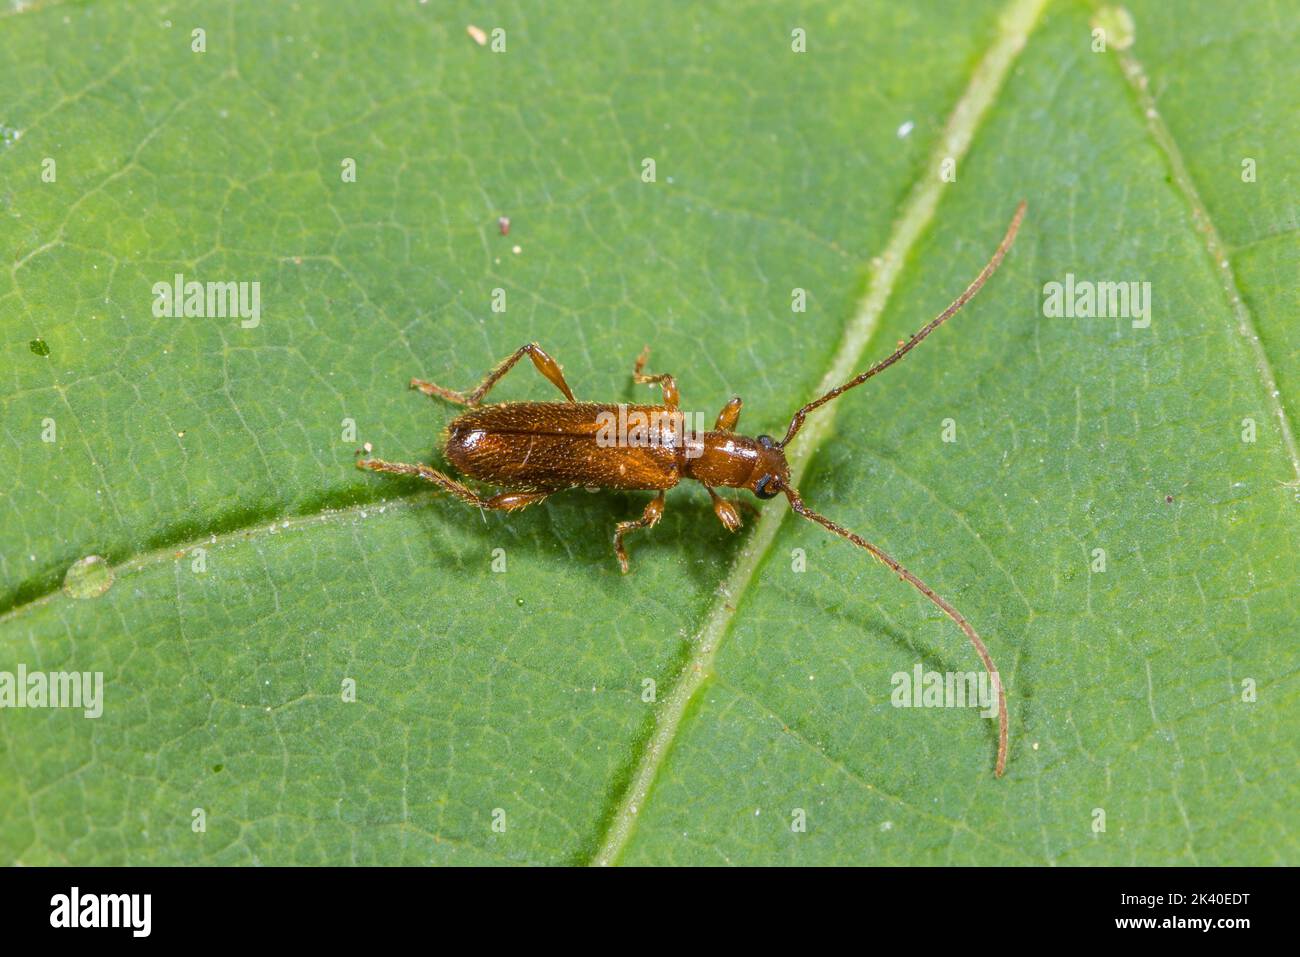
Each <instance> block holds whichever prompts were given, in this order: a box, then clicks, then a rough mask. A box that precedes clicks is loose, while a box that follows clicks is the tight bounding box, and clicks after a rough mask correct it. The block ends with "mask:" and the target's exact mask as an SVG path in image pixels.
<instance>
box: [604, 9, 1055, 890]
mask: <svg viewBox="0 0 1300 957" xmlns="http://www.w3.org/2000/svg"><path fill="white" fill-rule="evenodd" d="M1046 2H1047V0H1012V2H1011V3H1010V4H1009V5H1008V6H1007V7H1006V8H1005V9H1004V10H1003V12H1002V15H1001V16H1000V17H999V22H998V33H997V36H996V37H995V39H994V41H993V43H992V45H991V46H990V47H989V50H988V51H987V52H986V53H985V55H984V56H983V58H982V59H981V60H980V62H979V63H978V64H977V65H976V67H975V70H974V72H973V73H972V75H971V79H970V81H969V83H968V84H967V86H966V89H965V90H964V91H963V92H962V95H961V96H960V97H959V98H958V100H957V102H956V104H955V105H954V106H953V109H952V112H951V113H950V114H949V117H948V121H947V123H945V125H944V129H943V132H942V134H941V135H940V137H939V141H938V143H937V144H936V147H935V150H934V151H933V152H932V153H931V154H930V155H929V156H927V157H926V159H925V162H924V165H923V166H922V173H921V174H920V176H919V177H918V178H917V180H916V181H915V182H914V183H913V186H912V189H911V191H910V192H909V193H908V195H907V197H906V198H905V199H904V201H903V204H902V208H901V212H900V215H899V217H898V219H897V220H896V221H895V223H894V226H893V228H892V229H891V231H890V234H889V238H888V240H887V241H886V243H885V249H884V251H883V253H882V254H881V256H880V257H879V260H878V261H876V263H875V265H874V267H873V271H872V275H871V280H870V282H869V284H868V287H867V292H866V295H865V296H864V297H863V299H862V301H861V302H860V303H859V304H858V307H857V309H856V310H855V311H854V314H853V317H852V318H851V319H850V320H849V322H848V324H847V325H846V326H845V331H844V335H843V336H842V337H841V339H840V345H839V347H838V348H837V349H836V351H835V354H834V357H833V359H832V361H831V366H830V368H829V369H828V370H827V372H826V374H825V376H823V378H822V381H821V383H820V384H819V385H818V387H817V389H816V392H815V393H814V394H820V393H823V392H826V391H828V390H829V389H832V388H834V387H835V386H837V385H839V384H840V383H842V382H844V381H847V380H848V379H849V378H850V377H851V376H852V375H853V374H854V373H855V372H856V371H858V367H859V365H860V364H861V362H862V356H863V353H864V352H865V351H866V349H867V346H868V345H869V344H870V342H871V339H872V337H873V336H874V334H875V332H876V329H877V327H878V326H879V324H880V319H881V316H882V315H883V314H884V309H885V305H886V304H887V302H888V300H889V296H890V294H891V293H892V292H893V289H894V286H895V285H896V283H897V280H898V277H899V275H900V274H901V272H902V269H903V263H904V262H905V260H906V258H907V255H908V253H909V252H910V251H911V250H912V248H913V247H914V246H915V245H916V243H917V242H918V241H919V239H920V237H921V235H922V233H923V232H924V231H925V229H926V227H928V226H929V224H930V222H931V221H932V220H933V218H934V214H935V210H936V209H937V208H938V205H939V198H940V194H941V193H942V190H943V187H944V185H945V184H944V183H943V182H942V181H941V180H940V179H939V178H938V177H937V176H936V175H935V172H934V171H935V170H937V169H938V168H939V163H940V161H942V160H943V159H944V158H947V157H951V158H953V159H955V160H957V161H958V162H959V163H960V161H961V159H962V158H963V157H964V156H965V154H966V152H967V150H968V149H969V148H970V143H971V141H972V139H973V138H974V135H975V133H976V131H977V130H978V128H979V125H980V123H981V121H982V120H983V118H984V117H985V116H986V115H987V114H988V111H989V109H990V108H991V107H992V106H993V102H994V100H995V99H996V97H997V94H998V93H999V91H1000V90H1001V88H1002V85H1003V82H1004V81H1005V79H1006V76H1007V73H1008V72H1009V71H1010V67H1011V64H1012V63H1013V62H1014V61H1015V59H1016V58H1017V56H1018V55H1019V53H1020V51H1021V50H1022V49H1023V47H1024V45H1025V43H1026V42H1027V40H1028V38H1029V35H1030V33H1031V32H1032V31H1033V29H1034V27H1035V25H1036V24H1037V22H1038V18H1039V15H1040V14H1041V13H1042V10H1043V7H1044V6H1045V5H1046ZM1009 215H1010V211H1009V210H1008V216H1009ZM834 421H835V408H834V405H831V406H829V407H827V408H826V409H825V410H824V411H821V412H820V413H819V415H817V416H814V417H812V418H810V419H809V420H808V424H807V425H805V426H804V428H803V430H802V431H801V432H800V441H799V445H797V446H795V448H794V450H793V451H792V452H791V454H790V455H789V456H788V459H789V462H790V473H791V477H792V478H793V480H794V483H795V485H796V487H797V486H798V483H799V480H800V479H801V477H802V476H803V474H804V472H805V471H806V469H807V467H808V464H809V462H811V460H812V458H813V456H814V455H815V454H816V452H817V450H818V448H820V446H821V444H822V442H823V441H825V439H826V438H827V436H829V434H830V432H831V429H832V426H833V425H834ZM788 511H789V508H788V506H787V504H786V502H785V500H784V499H782V498H777V499H773V500H772V501H770V502H767V503H765V505H764V506H763V510H762V515H761V520H760V521H759V523H758V528H757V530H756V531H755V532H754V534H753V535H751V536H750V537H749V539H748V540H747V541H746V543H745V545H744V546H743V548H742V549H741V552H740V554H739V555H738V556H737V558H736V561H735V564H734V565H733V566H732V569H731V571H730V573H729V574H728V575H727V576H726V578H724V579H723V581H722V582H721V583H720V584H719V586H718V589H717V597H716V598H715V600H714V603H713V606H712V608H711V609H710V610H709V611H708V613H707V615H706V617H705V621H704V624H703V625H702V626H701V628H700V630H699V632H698V634H697V635H696V636H695V637H694V639H692V641H691V642H690V647H691V648H692V651H691V653H690V655H689V656H688V658H687V660H686V663H685V666H684V667H683V669H682V671H681V677H680V678H679V679H678V680H677V682H676V683H675V684H674V685H673V687H672V688H671V690H670V691H669V694H668V697H667V699H666V700H665V701H664V704H663V706H662V707H661V708H660V709H659V711H658V712H656V714H655V716H654V721H655V727H654V730H653V731H652V733H651V734H650V735H649V737H648V738H647V739H646V741H645V744H644V746H643V749H642V751H641V754H640V755H639V756H638V757H637V758H636V760H635V762H634V770H633V772H632V775H631V777H630V779H629V783H628V786H627V788H626V789H625V791H624V792H623V794H622V795H621V796H620V797H619V798H618V799H617V802H616V805H615V810H614V812H613V813H612V814H610V815H608V816H607V817H606V822H607V823H606V827H605V830H604V833H603V834H601V835H600V837H599V839H598V841H597V845H598V846H597V850H596V853H595V854H594V855H593V857H592V859H591V861H590V862H589V863H591V864H593V865H611V864H617V863H618V860H619V857H620V855H621V854H622V853H623V851H624V850H625V849H626V847H627V844H628V842H629V841H630V840H631V837H632V833H633V832H634V830H635V828H636V820H637V817H638V815H639V814H640V813H641V812H642V811H643V810H644V808H645V804H646V801H647V800H648V798H649V797H650V793H651V791H652V790H653V788H654V783H655V780H656V778H657V776H658V773H659V769H660V768H661V767H662V766H663V761H664V759H665V757H666V756H667V754H668V752H669V751H670V750H671V748H672V745H673V743H674V742H675V740H676V738H677V734H678V731H679V730H680V728H681V724H682V720H683V719H684V717H685V715H686V711H687V709H688V707H689V706H690V703H691V701H692V700H694V698H695V696H696V694H697V693H698V692H699V690H700V689H701V688H702V687H703V686H704V685H705V684H706V683H707V681H708V679H709V677H710V674H711V670H712V665H713V662H714V661H715V659H716V658H717V653H718V649H719V647H720V646H721V644H722V642H723V641H724V640H725V638H726V634H727V631H728V629H729V627H730V625H731V622H732V621H733V619H734V618H735V615H736V610H737V608H738V607H739V604H740V599H741V597H742V596H743V595H744V593H745V591H746V589H747V588H748V587H749V585H750V584H751V582H752V581H753V580H754V578H755V576H756V574H757V571H758V567H759V565H760V564H762V562H763V559H764V557H765V556H766V555H767V552H768V550H769V549H770V548H771V546H772V543H773V542H774V541H775V540H776V535H777V532H778V531H779V529H780V526H781V523H782V521H783V519H784V517H785V515H786V514H787V513H788ZM1013 669H1014V665H1013ZM1012 673H1013V674H1014V670H1013V672H1012Z"/></svg>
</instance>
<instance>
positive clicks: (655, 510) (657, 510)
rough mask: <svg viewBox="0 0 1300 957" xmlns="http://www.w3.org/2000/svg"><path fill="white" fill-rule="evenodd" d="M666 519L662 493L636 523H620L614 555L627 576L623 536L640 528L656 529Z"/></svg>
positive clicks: (616, 531) (647, 504)
mask: <svg viewBox="0 0 1300 957" xmlns="http://www.w3.org/2000/svg"><path fill="white" fill-rule="evenodd" d="M663 517H664V493H663V492H660V493H659V494H658V495H656V496H655V497H654V498H652V499H651V500H650V501H649V502H647V503H646V507H645V511H644V512H642V513H641V517H640V518H638V519H637V520H636V521H634V522H619V523H618V527H617V528H616V529H615V531H614V553H615V554H616V555H618V564H619V567H620V568H622V569H623V574H624V575H626V574H627V549H625V548H624V547H623V536H624V535H626V534H627V533H628V532H634V531H636V530H637V529H638V528H654V526H655V525H657V524H658V523H659V519H661V518H663Z"/></svg>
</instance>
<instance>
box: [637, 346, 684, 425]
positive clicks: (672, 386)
mask: <svg viewBox="0 0 1300 957" xmlns="http://www.w3.org/2000/svg"><path fill="white" fill-rule="evenodd" d="M649 358H650V347H649V346H646V347H645V348H644V349H642V350H641V355H639V356H637V360H636V365H635V366H634V367H633V369H632V381H633V382H635V383H637V384H638V385H647V384H650V383H654V382H657V383H659V385H660V386H661V387H662V388H663V390H664V405H666V406H667V407H668V408H669V409H671V410H672V411H674V412H676V411H677V402H678V395H677V380H676V379H674V378H673V377H672V376H670V375H669V374H668V373H666V372H661V373H660V374H659V375H646V374H645V373H643V372H642V371H641V370H642V369H644V368H645V363H646V360H647V359H649Z"/></svg>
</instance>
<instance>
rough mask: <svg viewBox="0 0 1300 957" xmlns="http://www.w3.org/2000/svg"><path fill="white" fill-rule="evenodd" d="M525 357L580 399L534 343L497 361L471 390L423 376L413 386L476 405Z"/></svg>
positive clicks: (567, 394) (570, 395)
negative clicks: (465, 390) (459, 390)
mask: <svg viewBox="0 0 1300 957" xmlns="http://www.w3.org/2000/svg"><path fill="white" fill-rule="evenodd" d="M524 356H528V358H530V359H532V360H533V365H535V366H536V367H537V371H538V372H540V373H541V374H542V375H544V376H546V378H547V380H548V381H549V382H550V383H551V384H552V385H554V386H555V387H556V388H557V389H559V390H560V391H561V392H562V393H564V397H565V398H566V399H568V400H569V401H570V402H577V401H578V400H577V399H575V398H574V397H573V390H572V389H570V388H569V383H567V382H565V381H564V372H563V371H561V369H560V364H559V363H558V362H556V361H555V360H554V359H552V358H551V357H550V356H549V355H547V354H546V352H545V351H544V350H543V349H542V347H541V346H539V345H538V344H537V343H535V342H530V343H528V345H526V346H520V347H519V348H518V349H516V350H515V352H514V353H513V354H512V355H510V356H507V357H506V358H505V359H503V360H502V361H501V362H499V363H497V366H496V368H495V369H493V370H492V371H491V372H489V373H488V374H487V375H486V376H484V377H483V381H482V382H480V383H479V384H478V387H477V388H476V389H474V390H472V391H470V392H457V391H456V390H455V389H447V388H444V387H443V386H440V385H434V384H433V383H432V382H425V381H424V380H423V379H412V380H411V388H412V389H419V390H420V391H421V392H423V393H424V394H425V395H428V396H436V397H438V398H440V399H446V400H447V401H448V402H455V403H456V404H457V405H467V406H469V407H470V408H474V407H475V406H477V405H478V404H479V403H481V402H482V401H483V397H484V396H486V395H487V394H488V392H490V391H491V389H492V387H493V386H494V385H496V384H497V383H498V382H500V381H501V378H502V377H503V376H504V375H505V374H506V373H507V372H509V371H510V370H511V368H512V367H513V366H514V364H515V363H516V362H518V361H519V360H520V359H522V358H523V357H524Z"/></svg>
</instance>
